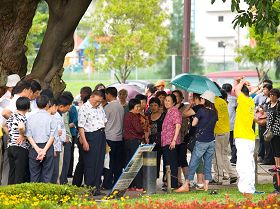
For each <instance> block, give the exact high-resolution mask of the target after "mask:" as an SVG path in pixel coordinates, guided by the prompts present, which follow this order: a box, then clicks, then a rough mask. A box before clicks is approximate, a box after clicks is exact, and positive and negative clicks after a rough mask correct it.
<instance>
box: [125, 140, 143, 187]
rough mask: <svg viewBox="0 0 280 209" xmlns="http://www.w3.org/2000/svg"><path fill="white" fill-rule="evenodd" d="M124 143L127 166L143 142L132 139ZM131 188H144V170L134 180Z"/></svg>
mask: <svg viewBox="0 0 280 209" xmlns="http://www.w3.org/2000/svg"><path fill="white" fill-rule="evenodd" d="M124 143H125V153H126V165H127V164H128V163H129V161H130V159H131V158H132V157H133V155H134V153H135V151H136V150H137V149H138V147H139V145H140V144H141V142H140V140H139V139H130V140H126V141H125V142H124ZM130 187H136V188H143V171H142V168H141V169H140V171H139V172H138V174H137V175H136V177H135V178H134V180H133V182H132V183H131V184H130Z"/></svg>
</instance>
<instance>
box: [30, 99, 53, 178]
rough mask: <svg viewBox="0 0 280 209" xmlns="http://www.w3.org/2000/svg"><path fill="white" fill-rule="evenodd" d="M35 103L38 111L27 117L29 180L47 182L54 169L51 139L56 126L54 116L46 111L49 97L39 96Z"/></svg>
mask: <svg viewBox="0 0 280 209" xmlns="http://www.w3.org/2000/svg"><path fill="white" fill-rule="evenodd" d="M36 104H37V106H38V108H39V111H38V112H36V113H35V114H33V115H31V116H30V117H29V118H28V119H27V132H26V136H27V138H28V141H29V142H30V144H31V146H32V149H30V152H29V170H30V181H31V182H46V183H48V182H51V179H52V175H53V169H54V164H53V160H54V148H53V141H54V135H55V132H56V128H57V127H56V123H55V122H54V118H53V117H52V116H51V115H50V114H49V113H48V112H47V110H48V107H49V106H48V104H49V98H48V97H47V96H39V97H38V98H37V99H36Z"/></svg>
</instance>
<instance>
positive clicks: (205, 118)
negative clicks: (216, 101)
mask: <svg viewBox="0 0 280 209" xmlns="http://www.w3.org/2000/svg"><path fill="white" fill-rule="evenodd" d="M195 117H196V118H197V119H198V124H197V126H196V133H195V136H196V139H197V141H199V142H211V141H213V140H214V139H215V135H214V128H215V125H216V122H217V120H218V115H217V113H216V111H214V110H211V109H208V108H205V107H202V108H199V110H198V111H197V112H196V115H195Z"/></svg>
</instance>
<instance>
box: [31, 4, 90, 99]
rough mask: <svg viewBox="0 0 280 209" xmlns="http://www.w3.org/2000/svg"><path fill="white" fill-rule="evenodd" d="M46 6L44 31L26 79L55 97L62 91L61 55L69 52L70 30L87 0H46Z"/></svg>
mask: <svg viewBox="0 0 280 209" xmlns="http://www.w3.org/2000/svg"><path fill="white" fill-rule="evenodd" d="M46 2H47V3H48V6H49V21H48V26H47V30H46V33H45V36H44V39H43V42H42V45H41V47H40V50H39V53H38V55H37V57H36V59H35V62H34V65H33V68H32V71H31V74H30V75H28V77H30V78H36V79H38V80H39V81H40V82H41V84H42V86H43V87H45V88H48V87H52V88H53V90H54V93H55V94H56V95H57V94H58V93H60V92H61V91H63V89H64V88H65V83H64V82H63V81H62V80H61V76H62V73H63V62H64V57H65V55H66V54H67V53H68V52H70V51H72V50H73V47H74V40H73V34H74V31H75V29H76V27H77V25H78V23H79V21H80V19H81V18H82V16H83V15H84V13H85V12H86V10H87V8H88V6H89V4H90V2H91V0H78V1H77V0H60V1H59V0H55V1H54V0H46Z"/></svg>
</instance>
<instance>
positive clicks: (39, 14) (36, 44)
mask: <svg viewBox="0 0 280 209" xmlns="http://www.w3.org/2000/svg"><path fill="white" fill-rule="evenodd" d="M48 19H49V12H48V5H47V3H46V2H45V1H41V2H40V3H39V5H38V8H37V11H36V14H35V16H34V18H33V21H32V27H31V28H30V30H29V32H28V34H27V38H26V40H25V45H26V46H27V52H26V55H27V61H28V69H31V68H32V65H33V62H34V59H35V57H36V54H37V51H38V49H39V48H40V45H41V43H42V41H43V38H44V35H45V32H46V29H47V24H48Z"/></svg>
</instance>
